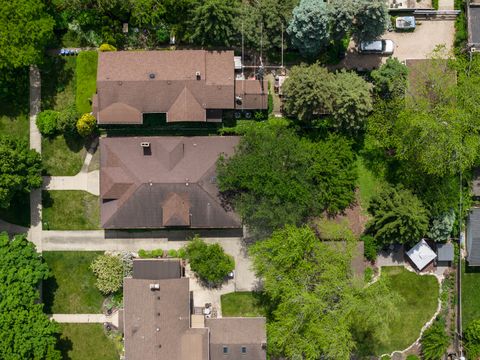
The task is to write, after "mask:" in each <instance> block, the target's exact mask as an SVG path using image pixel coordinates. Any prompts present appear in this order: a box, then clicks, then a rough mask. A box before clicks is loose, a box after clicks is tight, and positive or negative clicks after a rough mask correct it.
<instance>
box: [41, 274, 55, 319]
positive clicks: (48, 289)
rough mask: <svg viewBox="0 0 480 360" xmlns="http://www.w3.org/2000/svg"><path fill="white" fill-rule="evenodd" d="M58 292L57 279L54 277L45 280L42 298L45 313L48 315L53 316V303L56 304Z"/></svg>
mask: <svg viewBox="0 0 480 360" xmlns="http://www.w3.org/2000/svg"><path fill="white" fill-rule="evenodd" d="M57 290H58V283H57V279H56V278H55V276H54V275H52V276H50V277H49V278H48V279H46V280H43V289H42V297H43V304H44V311H45V313H46V314H53V303H54V302H55V293H56V292H57Z"/></svg>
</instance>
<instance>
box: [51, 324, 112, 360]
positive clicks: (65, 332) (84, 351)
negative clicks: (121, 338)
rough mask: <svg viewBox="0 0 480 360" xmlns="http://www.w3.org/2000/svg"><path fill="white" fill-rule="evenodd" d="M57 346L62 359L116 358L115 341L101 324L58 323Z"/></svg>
mask: <svg viewBox="0 0 480 360" xmlns="http://www.w3.org/2000/svg"><path fill="white" fill-rule="evenodd" d="M60 328H61V335H60V339H59V342H58V348H59V350H60V351H61V352H62V359H63V360H87V359H88V360H118V359H119V353H118V350H117V347H116V345H115V342H114V341H113V340H112V339H109V338H108V337H107V336H106V335H105V332H104V330H103V326H102V324H60Z"/></svg>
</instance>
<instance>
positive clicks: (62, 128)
mask: <svg viewBox="0 0 480 360" xmlns="http://www.w3.org/2000/svg"><path fill="white" fill-rule="evenodd" d="M77 120H78V114H77V109H76V108H75V105H70V106H68V107H67V108H65V109H63V110H62V111H60V112H59V114H58V119H57V130H58V131H59V132H60V133H62V134H64V135H67V136H68V135H71V134H75V130H76V129H75V126H76V124H77Z"/></svg>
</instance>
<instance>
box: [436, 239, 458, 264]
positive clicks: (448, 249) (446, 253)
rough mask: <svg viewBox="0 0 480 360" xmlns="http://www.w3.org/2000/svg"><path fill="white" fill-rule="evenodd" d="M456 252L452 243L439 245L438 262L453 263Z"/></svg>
mask: <svg viewBox="0 0 480 360" xmlns="http://www.w3.org/2000/svg"><path fill="white" fill-rule="evenodd" d="M453 259H454V250H453V244H452V243H445V244H441V243H440V244H437V261H453Z"/></svg>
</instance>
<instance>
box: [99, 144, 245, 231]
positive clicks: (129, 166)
mask: <svg viewBox="0 0 480 360" xmlns="http://www.w3.org/2000/svg"><path fill="white" fill-rule="evenodd" d="M239 139H240V138H239V137H236V136H228V137H223V136H198V137H127V138H101V139H100V196H101V200H102V203H101V223H102V226H103V227H104V228H107V229H130V228H164V227H167V226H182V227H192V228H240V227H241V221H240V219H239V217H238V216H237V215H236V214H235V213H234V212H232V211H231V210H229V209H226V208H225V207H224V206H223V204H222V200H221V198H220V196H219V192H218V188H217V185H216V162H217V159H218V156H219V155H220V154H222V153H223V154H225V155H226V156H229V155H232V154H233V152H234V149H235V146H236V145H237V144H238V142H239ZM141 143H149V147H148V148H142V146H141Z"/></svg>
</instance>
